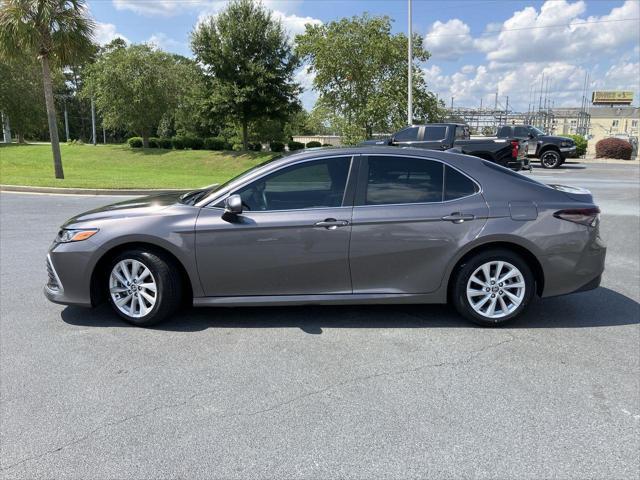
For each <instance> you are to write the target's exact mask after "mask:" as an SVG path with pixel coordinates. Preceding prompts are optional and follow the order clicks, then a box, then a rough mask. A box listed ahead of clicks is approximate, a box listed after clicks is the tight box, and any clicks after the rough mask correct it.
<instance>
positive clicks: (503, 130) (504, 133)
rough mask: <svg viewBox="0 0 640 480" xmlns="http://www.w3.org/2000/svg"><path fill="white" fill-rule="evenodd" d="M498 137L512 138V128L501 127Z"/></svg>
mask: <svg viewBox="0 0 640 480" xmlns="http://www.w3.org/2000/svg"><path fill="white" fill-rule="evenodd" d="M496 136H497V137H510V136H511V127H500V128H499V129H498V135H496ZM525 136H526V135H525Z"/></svg>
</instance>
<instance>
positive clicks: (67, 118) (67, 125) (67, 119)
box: [64, 100, 69, 142]
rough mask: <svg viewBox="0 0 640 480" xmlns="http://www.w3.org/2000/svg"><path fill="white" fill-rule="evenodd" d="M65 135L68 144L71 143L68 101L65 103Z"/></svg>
mask: <svg viewBox="0 0 640 480" xmlns="http://www.w3.org/2000/svg"><path fill="white" fill-rule="evenodd" d="M64 133H65V134H66V136H67V142H68V141H69V115H67V101H66V100H65V102H64Z"/></svg>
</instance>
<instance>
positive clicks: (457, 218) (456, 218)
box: [442, 212, 476, 223]
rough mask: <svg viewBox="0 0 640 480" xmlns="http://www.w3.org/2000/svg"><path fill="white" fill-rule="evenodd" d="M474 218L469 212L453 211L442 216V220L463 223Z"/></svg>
mask: <svg viewBox="0 0 640 480" xmlns="http://www.w3.org/2000/svg"><path fill="white" fill-rule="evenodd" d="M474 218H476V216H475V215H472V214H470V213H460V212H454V213H452V214H451V215H445V216H444V217H442V220H445V221H448V222H453V223H463V222H465V221H467V220H473V219H474Z"/></svg>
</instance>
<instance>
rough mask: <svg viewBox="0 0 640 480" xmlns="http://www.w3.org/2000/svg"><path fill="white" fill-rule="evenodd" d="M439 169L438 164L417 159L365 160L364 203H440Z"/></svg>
mask: <svg viewBox="0 0 640 480" xmlns="http://www.w3.org/2000/svg"><path fill="white" fill-rule="evenodd" d="M442 168H443V165H442V163H440V162H434V161H431V160H423V159H420V158H403V157H369V176H368V179H367V190H366V195H365V203H366V204H367V205H382V204H396V203H424V202H440V201H442Z"/></svg>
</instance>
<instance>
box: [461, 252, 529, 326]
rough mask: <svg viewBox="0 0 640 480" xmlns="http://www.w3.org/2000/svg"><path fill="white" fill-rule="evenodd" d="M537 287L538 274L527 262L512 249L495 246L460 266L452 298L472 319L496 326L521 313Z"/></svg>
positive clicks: (464, 313)
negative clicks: (495, 247) (535, 273)
mask: <svg viewBox="0 0 640 480" xmlns="http://www.w3.org/2000/svg"><path fill="white" fill-rule="evenodd" d="M534 291H535V278H534V276H533V274H532V273H531V269H530V268H529V267H528V266H527V264H526V262H525V261H524V260H523V259H522V258H521V257H520V256H519V255H517V254H515V253H513V252H511V251H509V250H503V249H496V250H490V251H485V252H482V253H479V254H478V255H475V256H474V257H472V258H470V259H469V260H468V261H466V262H465V263H464V264H463V265H462V266H461V267H460V270H459V271H458V273H457V276H456V279H455V282H454V285H453V292H452V300H453V304H454V306H455V307H456V309H457V310H458V312H460V313H461V314H462V315H463V316H465V317H466V318H468V319H469V320H471V321H472V322H474V323H477V324H479V325H483V326H496V325H501V324H504V323H505V322H507V321H509V320H512V319H513V318H515V317H517V316H518V315H520V314H522V312H524V310H525V309H526V308H527V306H528V305H529V302H530V301H531V299H532V297H533V295H534Z"/></svg>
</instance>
